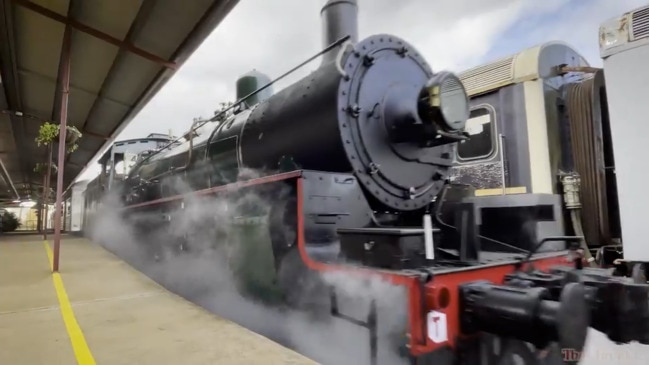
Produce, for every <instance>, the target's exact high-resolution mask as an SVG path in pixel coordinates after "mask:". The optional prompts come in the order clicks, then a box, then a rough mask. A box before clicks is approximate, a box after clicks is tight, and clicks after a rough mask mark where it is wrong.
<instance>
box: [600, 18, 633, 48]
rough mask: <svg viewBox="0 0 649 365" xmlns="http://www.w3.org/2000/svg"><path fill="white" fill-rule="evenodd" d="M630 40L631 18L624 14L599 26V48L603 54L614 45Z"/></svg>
mask: <svg viewBox="0 0 649 365" xmlns="http://www.w3.org/2000/svg"><path fill="white" fill-rule="evenodd" d="M628 41H629V20H628V19H627V17H625V16H622V17H618V18H614V19H610V20H608V21H606V22H605V23H604V24H602V25H601V26H600V27H599V50H600V54H601V55H602V56H605V55H606V53H607V51H608V50H609V49H611V48H613V47H617V46H620V45H623V44H625V43H627V42H628Z"/></svg>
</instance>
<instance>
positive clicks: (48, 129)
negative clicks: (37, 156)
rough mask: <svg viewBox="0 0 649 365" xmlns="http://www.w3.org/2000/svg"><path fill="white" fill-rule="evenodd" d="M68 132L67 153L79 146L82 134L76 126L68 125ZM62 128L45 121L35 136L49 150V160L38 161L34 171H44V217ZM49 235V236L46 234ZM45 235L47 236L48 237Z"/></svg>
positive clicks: (66, 137)
mask: <svg viewBox="0 0 649 365" xmlns="http://www.w3.org/2000/svg"><path fill="white" fill-rule="evenodd" d="M65 129H66V133H65V148H66V151H67V153H72V152H74V151H76V150H77V148H79V145H78V143H77V141H78V140H79V139H80V138H81V136H82V134H81V132H79V130H78V129H77V128H76V127H75V126H66V128H65ZM60 130H61V125H60V124H54V123H50V122H45V123H43V124H42V125H41V127H40V129H39V130H38V136H37V137H36V138H35V142H36V145H38V146H39V147H40V146H46V147H47V148H48V150H49V154H48V158H47V162H45V163H44V164H43V163H37V164H36V166H35V167H34V172H36V173H42V174H43V200H42V203H43V207H44V208H45V212H44V214H43V215H42V216H43V217H47V204H48V202H49V196H50V194H49V193H50V186H49V185H50V177H51V173H52V171H51V170H52V167H54V168H55V169H56V167H55V165H54V164H53V163H52V149H53V146H54V142H55V141H56V139H57V138H58V137H59V132H60ZM42 221H43V220H42V219H40V220H39V222H40V223H42ZM38 228H39V230H40V228H41V227H40V225H39V227H38ZM46 237H47V236H46ZM46 237H45V238H46Z"/></svg>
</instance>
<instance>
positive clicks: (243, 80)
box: [237, 70, 273, 106]
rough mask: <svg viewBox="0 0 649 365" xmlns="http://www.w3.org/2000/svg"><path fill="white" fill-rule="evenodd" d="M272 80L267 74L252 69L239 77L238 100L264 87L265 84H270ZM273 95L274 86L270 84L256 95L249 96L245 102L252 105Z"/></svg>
mask: <svg viewBox="0 0 649 365" xmlns="http://www.w3.org/2000/svg"><path fill="white" fill-rule="evenodd" d="M270 81H271V80H270V77H268V76H266V75H265V74H263V73H261V72H259V71H257V70H252V71H250V72H248V73H246V74H245V75H243V76H241V77H239V79H238V80H237V100H239V99H241V98H243V97H245V96H246V95H249V94H250V93H252V92H253V91H255V90H257V89H259V88H261V87H263V86H264V85H266V84H268V83H269V82H270ZM272 95H273V87H272V86H269V87H267V88H265V89H264V90H262V91H260V92H258V93H256V94H255V95H252V96H250V97H248V98H247V99H246V100H245V103H246V105H247V106H252V105H255V104H257V103H259V102H262V101H264V100H266V99H268V98H269V97H270V96H272Z"/></svg>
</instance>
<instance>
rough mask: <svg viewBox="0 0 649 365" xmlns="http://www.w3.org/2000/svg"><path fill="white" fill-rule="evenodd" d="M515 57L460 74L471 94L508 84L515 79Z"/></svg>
mask: <svg viewBox="0 0 649 365" xmlns="http://www.w3.org/2000/svg"><path fill="white" fill-rule="evenodd" d="M513 64H514V57H513V56H511V57H507V58H503V59H500V60H498V61H495V62H492V63H490V64H487V65H483V66H479V67H476V68H472V69H470V70H467V71H465V72H462V73H461V74H460V79H461V80H462V83H463V84H464V88H465V89H466V91H467V93H468V94H469V95H473V94H477V93H479V92H485V91H489V90H492V89H495V88H497V87H500V86H503V85H507V84H509V83H511V82H512V81H513V79H514V68H513Z"/></svg>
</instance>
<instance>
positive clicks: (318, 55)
mask: <svg viewBox="0 0 649 365" xmlns="http://www.w3.org/2000/svg"><path fill="white" fill-rule="evenodd" d="M349 38H350V36H349V35H346V36H344V37H342V38H340V39H338V40H337V41H335V42H333V43H332V44H330V45H329V46H327V47H326V48H324V49H323V50H321V51H320V52H318V53H316V54H315V55H313V56H311V57H309V58H308V59H307V60H305V61H303V62H302V63H300V64H299V65H297V66H295V67H293V68H292V69H290V70H288V71H287V72H285V73H284V74H282V75H281V76H279V77H277V78H275V79H274V80H272V81H270V82H269V83H267V84H266V85H264V86H262V87H260V88H259V89H257V90H255V91H253V92H251V93H250V94H248V95H246V96H244V97H242V98H240V99H239V100H237V101H235V102H234V103H233V104H232V105H230V106H229V107H227V108H225V109H223V110H221V111H220V112H218V113H216V114H215V115H214V116H213V117H212V118H210V119H206V120H204V121H203V122H202V123H201V124H199V125H197V126H196V127H192V129H190V130H189V132H187V133H192V132H194V131H195V130H196V129H198V128H200V127H202V126H203V125H205V124H206V123H207V122H214V121H216V120H218V118H219V117H221V115H223V114H225V113H227V112H228V111H230V110H232V109H234V108H235V107H236V106H238V105H239V104H241V103H242V102H244V101H245V100H247V99H248V98H250V97H251V96H254V95H256V94H258V93H259V92H261V91H263V90H265V89H267V88H269V87H270V86H272V85H273V84H275V83H276V82H277V81H279V80H281V79H283V78H285V77H286V76H288V75H290V74H292V73H293V72H295V71H297V70H298V69H300V68H302V67H303V66H305V65H306V64H308V63H309V62H311V61H313V60H315V59H316V58H318V57H320V56H322V55H323V54H325V53H327V52H329V51H331V50H332V49H334V48H335V47H337V46H339V45H340V44H342V43H344V42H346V41H347V40H348V39H349ZM181 138H184V137H179V138H176V139H175V140H173V141H171V142H169V143H168V144H167V145H165V146H162V147H161V148H160V149H159V150H158V151H156V152H154V153H152V154H151V155H149V156H147V157H146V158H145V159H144V160H142V163H144V162H145V161H147V160H148V159H149V158H151V157H152V156H154V155H156V154H158V153H160V152H162V151H164V150H165V149H167V148H169V146H171V145H173V144H174V143H175V142H178V141H179V140H180V139H181Z"/></svg>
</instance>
